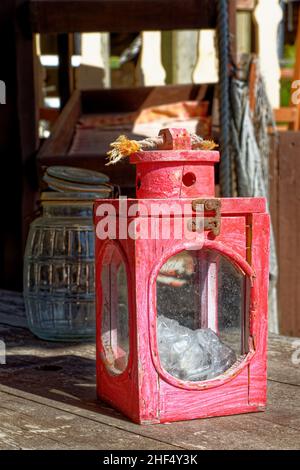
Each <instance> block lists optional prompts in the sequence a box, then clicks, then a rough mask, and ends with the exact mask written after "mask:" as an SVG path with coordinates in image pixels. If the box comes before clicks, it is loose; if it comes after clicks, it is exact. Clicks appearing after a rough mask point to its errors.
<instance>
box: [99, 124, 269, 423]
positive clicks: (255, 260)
mask: <svg viewBox="0 0 300 470" xmlns="http://www.w3.org/2000/svg"><path fill="white" fill-rule="evenodd" d="M161 134H162V136H163V137H164V144H163V145H162V146H161V148H160V149H159V150H157V151H144V152H142V151H141V152H137V153H135V154H133V155H132V156H131V157H130V162H131V163H132V164H135V165H136V166H137V179H136V191H137V199H135V200H128V201H126V200H124V199H118V200H113V201H112V200H107V201H104V200H103V199H102V200H99V201H97V202H96V204H95V225H96V233H97V237H96V291H97V393H98V396H99V398H100V399H102V400H104V401H106V402H108V403H109V404H111V405H112V406H113V407H115V408H117V409H118V410H120V411H121V412H123V413H124V414H125V415H127V416H128V417H130V418H131V419H132V420H133V421H135V422H137V423H142V424H144V423H163V422H170V421H177V420H187V419H194V418H204V417H209V416H221V415H231V414H238V413H247V412H253V411H261V410H263V409H264V407H265V404H266V349H267V330H268V328H267V309H268V307H267V297H268V274H269V271H268V263H269V261H268V260H269V216H268V214H267V213H266V203H265V200H264V199H258V198H255V199H254V198H234V199H218V198H215V196H214V164H215V163H216V162H218V160H219V153H218V152H216V151H198V150H191V141H190V137H189V135H188V133H187V132H186V131H185V130H183V129H180V130H178V129H176V130H175V129H168V130H163V131H162V132H161ZM174 205H175V206H176V208H177V209H178V208H180V209H182V208H183V207H185V208H190V214H189V216H188V220H187V224H186V226H187V230H188V231H190V233H191V234H192V233H194V234H195V238H193V239H191V238H190V237H187V233H188V232H185V231H183V232H182V233H183V235H182V236H181V238H180V237H178V236H177V235H178V234H177V233H175V232H176V230H175V229H176V227H175V225H176V224H177V228H178V226H179V227H181V226H183V225H184V224H185V223H186V220H185V221H184V219H186V217H185V216H184V215H183V214H184V211H182V213H181V212H180V211H177V212H176V211H175V212H174V213H173V212H172V209H173V208H174ZM125 206H126V207H125ZM153 206H154V207H156V208H157V207H159V211H158V212H155V210H154V211H153ZM199 207H202V209H203V211H204V213H203V215H204V218H202V219H201V220H202V222H203V224H202V228H203V231H202V233H200V232H201V230H200V228H199V226H198V222H197V220H196V219H195V217H196V216H197V211H198V210H199ZM124 208H125V209H124ZM170 214H171V215H170ZM195 220H196V221H195ZM166 221H169V223H170V224H169V233H168V236H163V235H165V234H163V231H162V230H163V227H162V226H163V225H164V224H165V223H166ZM175 222H176V224H175ZM114 223H115V225H114ZM109 225H110V230H108V226H109ZM200 225H201V224H200ZM105 230H107V234H108V235H107V237H106V239H105V236H103V231H105ZM199 230H200V232H199V233H198V231H199ZM142 232H143V233H147V234H149V233H151V234H152V235H153V232H155V234H156V236H155V237H154V236H145V237H142V236H141V233H142Z"/></svg>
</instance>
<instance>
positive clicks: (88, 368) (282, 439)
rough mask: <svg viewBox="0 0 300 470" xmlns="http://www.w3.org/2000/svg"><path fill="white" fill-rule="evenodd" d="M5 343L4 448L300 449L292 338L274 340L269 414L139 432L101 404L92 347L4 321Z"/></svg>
mask: <svg viewBox="0 0 300 470" xmlns="http://www.w3.org/2000/svg"><path fill="white" fill-rule="evenodd" d="M0 337H1V338H4V337H5V340H6V343H7V346H8V347H7V350H8V360H7V365H6V366H0V382H1V384H0V420H1V434H0V448H1V449H20V448H34V449H124V450H126V449H135V448H136V449H139V448H140V449H170V450H172V449H173V450H175V449H177V450H180V449H189V450H205V449H295V450H296V449H299V446H300V423H299V415H300V414H299V412H300V409H299V404H300V402H299V392H300V388H299V387H300V367H299V365H298V366H296V365H293V363H292V362H291V356H292V353H293V352H294V348H293V346H292V344H293V340H292V339H291V338H287V337H280V336H275V335H271V336H270V340H269V366H268V374H269V383H268V408H267V411H266V412H265V413H259V414H255V415H253V414H251V415H241V416H232V417H230V416H227V417H223V418H212V419H205V420H196V421H195V420H194V421H185V422H180V423H174V424H170V425H168V426H165V425H156V426H139V425H136V424H134V423H131V422H130V421H128V420H127V419H125V418H124V417H123V416H122V415H120V414H119V413H117V412H116V411H115V410H113V409H111V408H110V407H108V406H106V405H104V404H103V403H100V402H98V401H97V399H96V387H95V347H94V345H93V344H77V345H76V344H75V345H74V344H72V345H71V344H58V343H47V342H44V341H41V340H38V339H36V338H34V337H33V335H32V334H31V333H30V332H28V330H25V329H21V328H15V327H8V326H2V325H1V315H0ZM51 366H52V369H53V370H51ZM53 366H56V367H57V368H59V369H58V370H55V368H54V367H53ZM296 384H298V385H296ZM68 426H69V427H68Z"/></svg>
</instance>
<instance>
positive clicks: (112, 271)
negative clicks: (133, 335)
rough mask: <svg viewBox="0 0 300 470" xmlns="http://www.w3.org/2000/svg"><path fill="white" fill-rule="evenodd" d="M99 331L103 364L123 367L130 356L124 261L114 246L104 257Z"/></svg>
mask: <svg viewBox="0 0 300 470" xmlns="http://www.w3.org/2000/svg"><path fill="white" fill-rule="evenodd" d="M101 284H102V333H101V340H102V345H103V349H104V352H105V357H106V362H105V363H106V367H107V369H108V370H109V371H110V372H112V373H114V374H121V373H122V372H124V371H125V369H126V367H127V364H128V356H129V308H128V285H127V273H126V267H125V263H124V261H123V259H122V257H121V255H120V253H119V251H118V249H116V248H113V249H111V248H109V249H108V250H107V255H106V254H105V255H104V257H103V267H102V275H101Z"/></svg>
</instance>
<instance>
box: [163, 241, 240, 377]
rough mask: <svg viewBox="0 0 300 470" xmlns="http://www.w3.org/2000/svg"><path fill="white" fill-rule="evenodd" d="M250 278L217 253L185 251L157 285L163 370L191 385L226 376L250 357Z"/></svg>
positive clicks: (166, 266) (168, 265)
mask: <svg viewBox="0 0 300 470" xmlns="http://www.w3.org/2000/svg"><path fill="white" fill-rule="evenodd" d="M248 293H249V288H248V287H247V279H246V276H245V275H244V273H242V272H241V271H240V270H239V269H238V268H237V267H236V265H235V264H233V263H232V262H231V261H230V260H229V259H228V258H225V257H224V256H222V255H221V254H220V253H217V252H213V251H211V250H206V249H203V250H198V251H182V252H180V253H179V254H177V255H175V256H172V257H171V258H169V260H168V261H167V262H166V263H165V264H164V265H163V266H162V268H161V270H160V272H159V275H158V277H157V282H156V307H157V343H158V345H157V346H158V353H159V357H160V362H161V365H162V367H163V368H164V369H165V370H166V371H167V372H169V373H170V374H171V375H173V376H174V377H176V378H178V379H181V380H185V381H196V382H197V381H203V380H210V379H213V378H215V377H218V376H220V375H222V374H223V373H224V372H225V371H227V370H228V369H229V368H230V367H232V366H233V365H234V364H235V363H236V361H237V360H238V359H239V358H240V357H241V356H243V355H244V354H246V352H247V351H246V346H245V344H247V335H248V331H247V328H245V324H246V323H247V322H246V319H245V306H246V305H247V299H246V297H247V296H248Z"/></svg>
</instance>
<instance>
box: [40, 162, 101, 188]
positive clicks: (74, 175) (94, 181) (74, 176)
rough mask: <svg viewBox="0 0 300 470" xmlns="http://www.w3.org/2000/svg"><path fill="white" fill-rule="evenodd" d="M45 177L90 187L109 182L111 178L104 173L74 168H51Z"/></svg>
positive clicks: (59, 166) (58, 166)
mask: <svg viewBox="0 0 300 470" xmlns="http://www.w3.org/2000/svg"><path fill="white" fill-rule="evenodd" d="M45 175H47V176H50V177H51V178H54V179H59V180H62V181H68V182H70V183H79V184H88V185H98V184H102V183H108V182H109V177H108V176H107V175H105V174H104V173H100V172H98V171H93V170H87V169H85V168H76V167H73V166H61V165H56V166H50V167H49V168H47V170H46V173H45Z"/></svg>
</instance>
